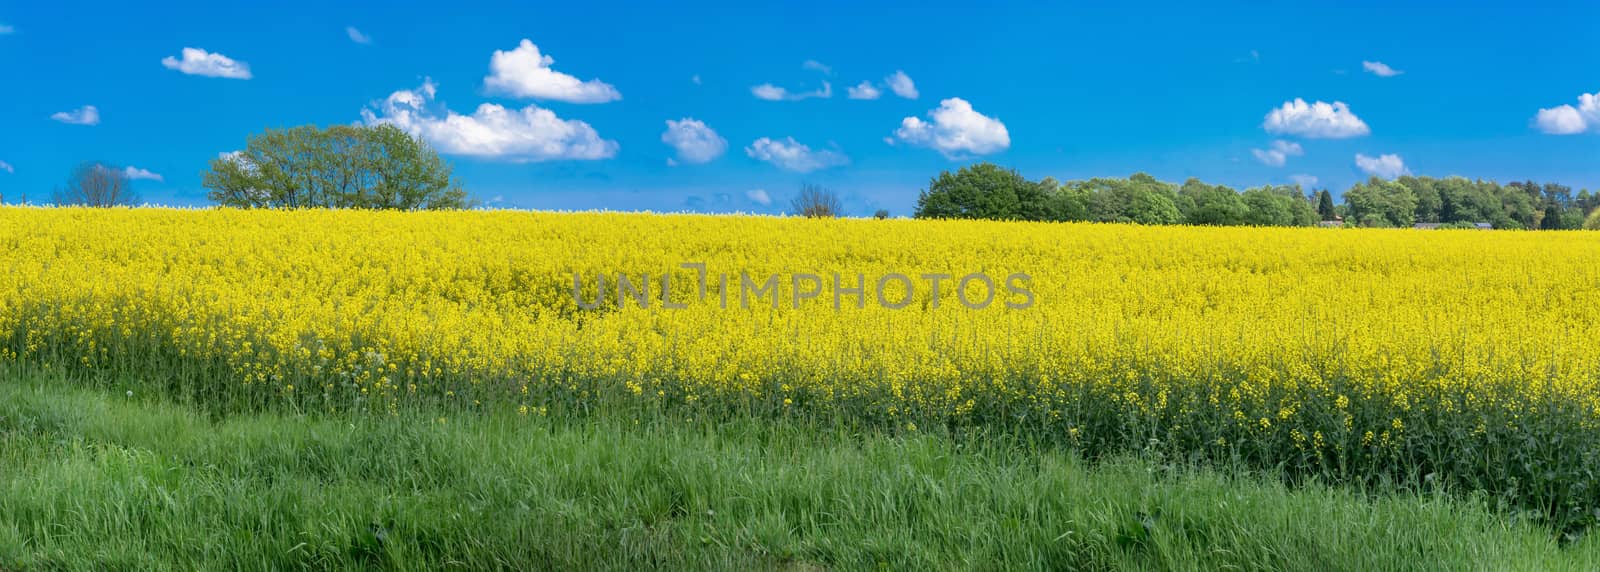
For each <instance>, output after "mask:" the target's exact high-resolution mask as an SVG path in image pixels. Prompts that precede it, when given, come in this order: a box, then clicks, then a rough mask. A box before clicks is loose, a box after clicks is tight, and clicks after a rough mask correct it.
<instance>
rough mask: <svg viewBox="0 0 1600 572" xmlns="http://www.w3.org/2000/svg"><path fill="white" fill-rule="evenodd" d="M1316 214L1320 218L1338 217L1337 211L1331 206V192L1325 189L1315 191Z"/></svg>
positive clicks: (1331, 218)
mask: <svg viewBox="0 0 1600 572" xmlns="http://www.w3.org/2000/svg"><path fill="white" fill-rule="evenodd" d="M1317 216H1319V217H1321V218H1322V220H1335V219H1337V218H1339V211H1338V210H1337V209H1336V208H1335V207H1334V206H1333V193H1330V192H1328V190H1327V189H1322V190H1320V191H1317Z"/></svg>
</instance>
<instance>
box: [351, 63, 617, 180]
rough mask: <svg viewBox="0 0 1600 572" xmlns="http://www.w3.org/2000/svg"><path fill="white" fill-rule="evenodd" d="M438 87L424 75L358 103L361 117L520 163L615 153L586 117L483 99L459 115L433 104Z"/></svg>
mask: <svg viewBox="0 0 1600 572" xmlns="http://www.w3.org/2000/svg"><path fill="white" fill-rule="evenodd" d="M436 91H437V89H436V87H435V86H434V84H433V81H432V80H424V81H423V84H422V87H419V88H417V89H411V90H401V91H396V92H394V93H392V94H390V95H389V97H387V98H385V99H384V100H383V101H379V102H374V103H373V106H372V107H369V108H367V109H362V110H361V117H362V120H363V121H364V122H365V123H366V124H368V125H378V124H389V125H394V126H395V127H398V128H400V129H401V130H403V131H405V132H407V133H410V134H411V135H412V136H416V137H421V138H423V140H425V141H427V142H428V143H430V144H432V145H433V146H434V148H436V149H438V150H439V152H441V153H447V154H451V155H465V156H469V157H479V158H485V159H500V160H507V161H514V162H519V163H520V162H536V161H554V160H562V159H580V160H588V159H609V158H611V157H613V156H616V154H617V142H616V141H610V140H606V139H602V138H600V134H599V133H596V132H595V130H594V128H593V127H590V126H589V124H588V123H584V122H582V121H578V120H575V119H574V120H566V119H562V118H560V117H557V116H556V114H555V113H554V112H552V111H550V110H548V109H543V108H540V107H539V106H536V105H529V106H527V107H524V108H522V109H520V110H515V109H507V108H505V107H501V106H499V105H495V104H493V103H485V104H483V105H479V106H478V109H477V110H476V111H474V112H473V113H472V114H471V115H462V114H459V113H456V112H454V111H451V110H449V109H443V108H439V109H433V106H432V103H433V99H434V95H435V92H436Z"/></svg>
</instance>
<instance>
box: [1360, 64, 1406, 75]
mask: <svg viewBox="0 0 1600 572" xmlns="http://www.w3.org/2000/svg"><path fill="white" fill-rule="evenodd" d="M1361 69H1364V70H1367V71H1368V72H1371V73H1372V75H1375V76H1378V77H1394V76H1397V75H1400V74H1403V73H1406V72H1403V71H1400V70H1397V69H1394V68H1392V67H1389V64H1386V63H1383V62H1367V61H1363V62H1361Z"/></svg>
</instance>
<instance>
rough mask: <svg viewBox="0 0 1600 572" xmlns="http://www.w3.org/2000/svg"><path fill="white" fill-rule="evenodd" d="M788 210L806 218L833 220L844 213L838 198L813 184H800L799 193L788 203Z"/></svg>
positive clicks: (820, 186) (831, 192)
mask: <svg viewBox="0 0 1600 572" xmlns="http://www.w3.org/2000/svg"><path fill="white" fill-rule="evenodd" d="M789 209H790V210H792V211H794V214H797V215H800V216H803V217H807V218H833V217H836V216H839V215H840V214H843V213H844V207H843V206H842V205H840V203H839V196H838V195H835V194H833V191H830V190H828V189H825V188H823V187H822V185H818V184H814V183H801V184H800V192H799V193H797V194H795V196H794V200H792V201H790V202H789Z"/></svg>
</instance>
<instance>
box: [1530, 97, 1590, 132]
mask: <svg viewBox="0 0 1600 572" xmlns="http://www.w3.org/2000/svg"><path fill="white" fill-rule="evenodd" d="M1533 124H1534V126H1535V127H1538V128H1539V130H1540V131H1543V132H1545V133H1549V134H1551V135H1574V134H1578V133H1583V132H1584V131H1588V130H1591V129H1592V130H1594V131H1596V132H1600V92H1595V93H1584V94H1579V95H1578V106H1577V107H1573V106H1571V105H1558V106H1555V107H1551V108H1548V109H1540V110H1539V113H1538V115H1535V116H1534V118H1533Z"/></svg>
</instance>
